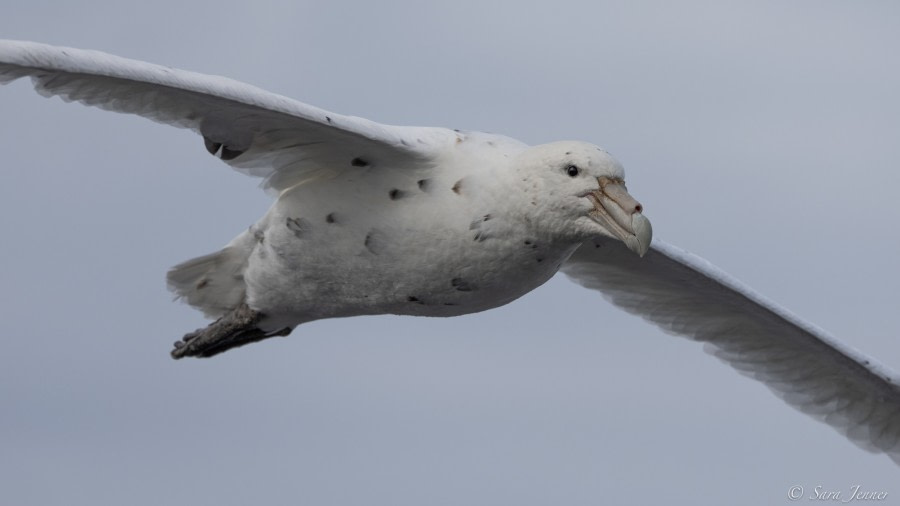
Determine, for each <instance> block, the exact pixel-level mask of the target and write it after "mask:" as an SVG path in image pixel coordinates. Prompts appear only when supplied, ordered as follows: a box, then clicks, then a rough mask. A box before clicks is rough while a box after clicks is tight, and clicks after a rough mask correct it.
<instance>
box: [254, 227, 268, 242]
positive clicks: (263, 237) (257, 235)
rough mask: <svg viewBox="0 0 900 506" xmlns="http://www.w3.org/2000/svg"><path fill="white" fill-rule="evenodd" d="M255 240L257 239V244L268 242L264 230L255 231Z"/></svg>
mask: <svg viewBox="0 0 900 506" xmlns="http://www.w3.org/2000/svg"><path fill="white" fill-rule="evenodd" d="M253 238H254V239H256V242H258V243H260V244H262V243H263V242H264V241H265V240H266V235H265V234H263V232H262V230H254V231H253Z"/></svg>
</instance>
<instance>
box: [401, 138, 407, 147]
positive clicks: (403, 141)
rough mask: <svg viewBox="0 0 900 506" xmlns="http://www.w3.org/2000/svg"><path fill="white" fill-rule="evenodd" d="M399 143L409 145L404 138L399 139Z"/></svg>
mask: <svg viewBox="0 0 900 506" xmlns="http://www.w3.org/2000/svg"><path fill="white" fill-rule="evenodd" d="M400 144H403V145H404V146H409V142H407V141H406V139H400Z"/></svg>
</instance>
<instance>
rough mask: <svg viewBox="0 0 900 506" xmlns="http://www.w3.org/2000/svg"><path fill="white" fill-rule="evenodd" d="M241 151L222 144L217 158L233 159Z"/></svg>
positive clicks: (240, 153)
mask: <svg viewBox="0 0 900 506" xmlns="http://www.w3.org/2000/svg"><path fill="white" fill-rule="evenodd" d="M243 154H244V152H243V151H238V150H237V149H229V148H228V147H227V146H222V153H221V154H220V155H219V158H221V159H222V160H225V161H228V160H234V159H235V158H237V157H239V156H241V155H243Z"/></svg>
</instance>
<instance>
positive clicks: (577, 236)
mask: <svg viewBox="0 0 900 506" xmlns="http://www.w3.org/2000/svg"><path fill="white" fill-rule="evenodd" d="M513 165H514V167H515V171H516V176H517V177H518V184H520V185H522V186H521V187H522V191H523V192H525V194H526V197H527V199H528V203H527V205H529V206H530V207H535V206H536V207H537V211H538V212H537V215H538V216H539V218H538V223H537V226H540V227H542V228H546V229H547V230H550V231H552V233H553V234H555V235H558V236H562V237H564V238H567V239H572V240H585V239H587V238H589V237H596V236H597V235H603V236H608V237H614V238H616V239H619V240H621V241H622V242H624V243H625V245H626V246H628V248H629V249H631V250H632V251H634V252H635V253H637V254H638V255H640V256H644V254H645V253H646V252H647V250H648V249H649V248H650V240H651V237H652V229H651V228H650V220H648V219H647V218H646V217H644V215H643V207H642V206H641V204H640V203H639V202H638V201H637V200H635V199H634V197H632V196H631V195H629V194H628V190H627V189H626V188H625V172H624V169H623V168H622V164H620V163H619V162H618V161H617V160H616V159H615V158H613V157H612V156H610V154H609V153H607V152H606V151H604V150H603V149H601V148H598V147H597V146H594V145H593V144H588V143H586V142H575V141H563V142H554V143H550V144H543V145H540V146H534V147H532V148H529V149H527V150H525V151H524V152H522V153H521V154H520V155H519V156H518V157H517V158H516V160H515V161H514V164H513Z"/></svg>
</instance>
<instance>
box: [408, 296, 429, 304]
mask: <svg viewBox="0 0 900 506" xmlns="http://www.w3.org/2000/svg"><path fill="white" fill-rule="evenodd" d="M406 301H407V302H415V303H416V304H425V303H424V302H422V301H421V300H419V298H418V297H413V296H412V295H410V296H409V297H407V298H406Z"/></svg>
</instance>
